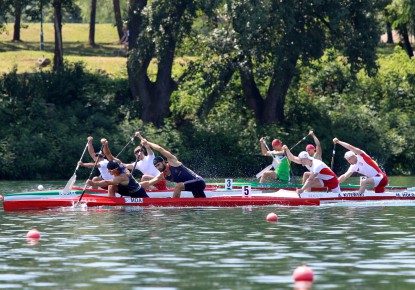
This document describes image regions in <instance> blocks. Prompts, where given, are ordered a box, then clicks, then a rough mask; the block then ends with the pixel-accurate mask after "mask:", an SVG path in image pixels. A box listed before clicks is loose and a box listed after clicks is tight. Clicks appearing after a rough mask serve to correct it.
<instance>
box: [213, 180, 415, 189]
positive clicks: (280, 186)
mask: <svg viewBox="0 0 415 290" xmlns="http://www.w3.org/2000/svg"><path fill="white" fill-rule="evenodd" d="M229 180H230V179H226V180H225V182H223V183H222V182H209V183H207V185H208V186H212V187H217V188H232V189H241V188H242V186H245V185H250V186H251V188H252V189H253V190H273V191H277V190H280V189H285V190H296V189H297V188H301V187H302V186H303V185H302V184H300V183H259V182H257V181H244V180H237V181H232V182H231V183H229ZM359 187H360V185H358V184H340V189H341V190H342V191H358V190H359ZM385 188H386V190H388V191H405V190H407V189H408V187H407V186H396V185H388V186H386V187H385ZM326 190H327V189H326V188H324V187H313V188H312V189H311V191H318V192H322V191H326Z"/></svg>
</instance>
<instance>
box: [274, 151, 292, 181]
mask: <svg viewBox="0 0 415 290" xmlns="http://www.w3.org/2000/svg"><path fill="white" fill-rule="evenodd" d="M274 159H278V160H277V161H276V162H275V163H277V164H279V165H278V166H277V168H275V173H276V174H277V176H278V179H279V180H281V181H284V182H289V181H290V163H289V162H288V158H287V157H286V156H285V155H284V156H283V155H275V156H274Z"/></svg>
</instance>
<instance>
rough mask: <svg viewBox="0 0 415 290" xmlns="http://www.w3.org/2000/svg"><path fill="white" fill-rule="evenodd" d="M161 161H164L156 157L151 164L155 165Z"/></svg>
mask: <svg viewBox="0 0 415 290" xmlns="http://www.w3.org/2000/svg"><path fill="white" fill-rule="evenodd" d="M163 161H164V159H163V157H161V156H156V157H154V160H153V164H154V165H156V164H157V163H159V162H163Z"/></svg>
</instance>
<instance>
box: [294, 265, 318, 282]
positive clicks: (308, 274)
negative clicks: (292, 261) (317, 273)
mask: <svg viewBox="0 0 415 290" xmlns="http://www.w3.org/2000/svg"><path fill="white" fill-rule="evenodd" d="M293 278H294V281H295V282H313V281H314V274H313V270H311V268H310V267H308V266H307V265H301V266H298V267H297V269H295V270H294V272H293Z"/></svg>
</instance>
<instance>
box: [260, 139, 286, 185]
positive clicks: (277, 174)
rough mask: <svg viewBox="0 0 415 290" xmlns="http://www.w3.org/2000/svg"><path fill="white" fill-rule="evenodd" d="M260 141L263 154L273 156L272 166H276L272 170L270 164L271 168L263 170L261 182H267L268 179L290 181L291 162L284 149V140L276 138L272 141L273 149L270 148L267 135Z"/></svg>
mask: <svg viewBox="0 0 415 290" xmlns="http://www.w3.org/2000/svg"><path fill="white" fill-rule="evenodd" d="M259 142H260V144H261V152H262V155H264V156H271V157H272V158H273V162H272V167H274V170H271V166H270V168H269V170H266V171H265V172H263V174H262V176H261V179H260V180H259V183H265V182H266V181H267V180H272V181H275V180H281V181H283V182H289V181H290V163H289V160H288V158H287V157H286V156H285V154H284V151H283V150H282V146H283V145H284V144H283V143H282V141H281V140H279V139H274V140H273V141H272V143H271V145H272V150H269V149H268V146H267V144H266V138H265V137H262V138H261V139H260V140H259Z"/></svg>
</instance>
